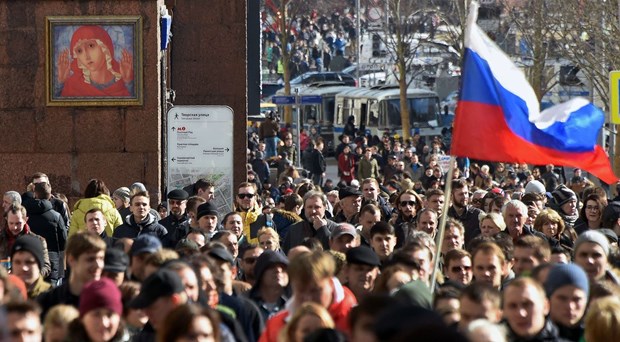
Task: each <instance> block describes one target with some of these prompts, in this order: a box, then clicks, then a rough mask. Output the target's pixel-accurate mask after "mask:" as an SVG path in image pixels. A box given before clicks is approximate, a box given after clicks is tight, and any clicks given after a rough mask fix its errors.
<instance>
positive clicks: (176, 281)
mask: <svg viewBox="0 0 620 342" xmlns="http://www.w3.org/2000/svg"><path fill="white" fill-rule="evenodd" d="M183 291H185V286H183V282H182V281H181V278H180V277H179V275H178V274H176V273H175V272H174V271H170V270H167V269H160V270H158V271H157V272H155V273H153V274H151V275H150V276H148V277H147V278H146V279H145V280H144V282H143V283H142V287H141V288H140V294H139V295H138V296H137V297H136V298H134V299H133V300H132V301H131V302H130V303H129V307H131V308H135V309H144V308H147V307H149V306H151V304H153V303H154V302H155V301H156V300H158V299H159V298H161V297H166V296H172V295H173V294H175V293H181V292H183Z"/></svg>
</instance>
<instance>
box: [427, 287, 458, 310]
mask: <svg viewBox="0 0 620 342" xmlns="http://www.w3.org/2000/svg"><path fill="white" fill-rule="evenodd" d="M460 296H461V291H460V290H459V289H457V288H456V287H454V286H443V287H440V288H439V289H437V291H436V292H435V297H434V298H433V308H434V307H435V306H437V302H438V301H440V300H442V299H459V297H460ZM440 314H445V312H444V313H441V312H440Z"/></svg>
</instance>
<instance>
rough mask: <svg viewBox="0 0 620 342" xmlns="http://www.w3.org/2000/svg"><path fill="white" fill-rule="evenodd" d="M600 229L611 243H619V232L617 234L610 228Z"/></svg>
mask: <svg viewBox="0 0 620 342" xmlns="http://www.w3.org/2000/svg"><path fill="white" fill-rule="evenodd" d="M598 231H599V232H601V233H602V234H603V235H605V237H606V238H607V240H609V243H618V234H616V232H614V231H613V230H611V229H609V228H601V229H598Z"/></svg>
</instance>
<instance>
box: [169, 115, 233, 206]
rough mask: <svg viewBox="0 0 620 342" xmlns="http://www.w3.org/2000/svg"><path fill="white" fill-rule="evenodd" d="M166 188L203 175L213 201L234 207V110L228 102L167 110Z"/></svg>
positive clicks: (174, 186) (185, 183) (172, 187)
mask: <svg viewBox="0 0 620 342" xmlns="http://www.w3.org/2000/svg"><path fill="white" fill-rule="evenodd" d="M167 133H168V134H167V137H168V139H167V142H168V146H167V152H168V167H167V171H168V173H167V174H168V177H167V186H168V191H170V190H173V189H182V188H184V187H185V186H187V185H190V184H193V183H195V182H196V181H197V180H198V179H200V178H206V179H208V180H210V181H211V182H213V183H214V184H215V199H214V200H215V205H216V206H217V208H218V209H219V210H221V212H229V211H231V210H232V209H233V205H232V204H233V202H232V201H233V179H232V177H233V111H232V109H231V108H230V107H228V106H175V107H173V108H172V109H170V110H169V111H168V129H167Z"/></svg>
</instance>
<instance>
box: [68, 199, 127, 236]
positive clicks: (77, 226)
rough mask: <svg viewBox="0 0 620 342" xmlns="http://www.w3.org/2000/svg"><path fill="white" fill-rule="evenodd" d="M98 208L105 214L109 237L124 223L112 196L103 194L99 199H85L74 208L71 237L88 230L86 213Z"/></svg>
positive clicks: (70, 229) (106, 230) (70, 227)
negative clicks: (85, 219)
mask: <svg viewBox="0 0 620 342" xmlns="http://www.w3.org/2000/svg"><path fill="white" fill-rule="evenodd" d="M93 208H98V209H101V211H102V212H103V216H105V219H106V221H108V223H107V225H106V226H105V232H106V234H107V235H108V236H112V233H113V232H114V228H116V227H118V226H120V225H121V224H122V223H123V219H122V218H121V214H119V213H118V210H116V206H115V205H114V201H113V200H112V198H110V196H108V195H105V194H101V195H99V196H97V197H92V198H83V199H81V200H79V201H77V203H75V205H74V206H73V214H72V216H71V225H70V226H69V236H71V235H73V234H75V233H77V232H79V231H82V230H84V229H85V228H86V222H85V221H84V218H85V217H86V213H87V212H88V211H89V210H91V209H93Z"/></svg>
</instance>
